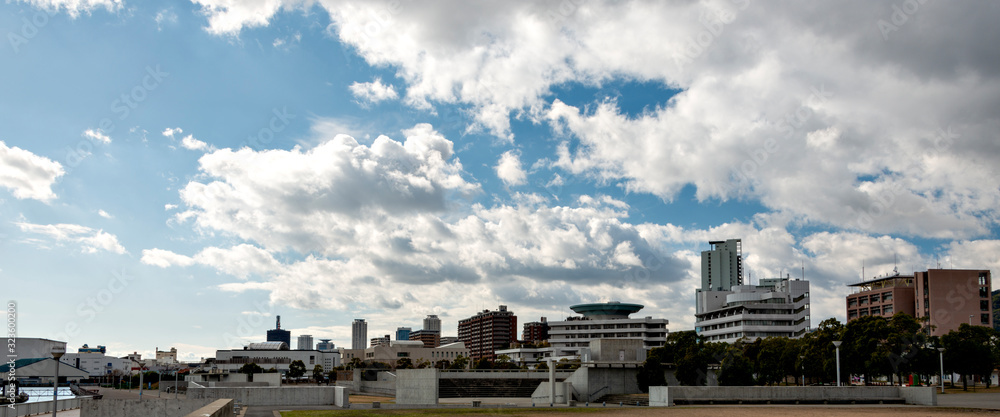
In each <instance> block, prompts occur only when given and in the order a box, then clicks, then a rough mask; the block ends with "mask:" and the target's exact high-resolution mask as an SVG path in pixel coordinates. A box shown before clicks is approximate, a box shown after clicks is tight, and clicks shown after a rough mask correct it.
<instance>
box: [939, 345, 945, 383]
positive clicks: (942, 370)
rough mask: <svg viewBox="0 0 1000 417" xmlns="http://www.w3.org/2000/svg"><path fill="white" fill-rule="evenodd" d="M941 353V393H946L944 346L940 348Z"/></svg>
mask: <svg viewBox="0 0 1000 417" xmlns="http://www.w3.org/2000/svg"><path fill="white" fill-rule="evenodd" d="M938 352H939V353H940V354H941V393H942V394H944V348H943V347H942V348H938Z"/></svg>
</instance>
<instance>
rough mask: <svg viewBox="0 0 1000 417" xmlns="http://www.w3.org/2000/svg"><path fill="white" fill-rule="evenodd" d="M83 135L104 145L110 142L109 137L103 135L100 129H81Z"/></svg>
mask: <svg viewBox="0 0 1000 417" xmlns="http://www.w3.org/2000/svg"><path fill="white" fill-rule="evenodd" d="M83 137H85V138H87V139H90V140H92V141H97V142H100V143H103V144H105V145H107V144H109V143H111V137H109V136H108V135H105V134H104V132H101V130H100V129H96V130H95V129H87V130H84V131H83Z"/></svg>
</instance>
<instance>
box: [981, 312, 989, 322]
mask: <svg viewBox="0 0 1000 417" xmlns="http://www.w3.org/2000/svg"><path fill="white" fill-rule="evenodd" d="M979 322H980V323H982V324H990V315H989V314H980V315H979Z"/></svg>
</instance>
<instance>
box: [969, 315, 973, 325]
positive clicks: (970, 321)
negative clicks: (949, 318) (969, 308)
mask: <svg viewBox="0 0 1000 417" xmlns="http://www.w3.org/2000/svg"><path fill="white" fill-rule="evenodd" d="M969 325H970V326H971V325H972V314H969Z"/></svg>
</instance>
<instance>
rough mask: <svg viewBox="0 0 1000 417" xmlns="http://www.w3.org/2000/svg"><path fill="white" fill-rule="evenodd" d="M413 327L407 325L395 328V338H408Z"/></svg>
mask: <svg viewBox="0 0 1000 417" xmlns="http://www.w3.org/2000/svg"><path fill="white" fill-rule="evenodd" d="M411 331H413V329H411V328H409V327H397V328H396V340H410V332H411Z"/></svg>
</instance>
